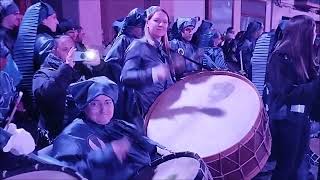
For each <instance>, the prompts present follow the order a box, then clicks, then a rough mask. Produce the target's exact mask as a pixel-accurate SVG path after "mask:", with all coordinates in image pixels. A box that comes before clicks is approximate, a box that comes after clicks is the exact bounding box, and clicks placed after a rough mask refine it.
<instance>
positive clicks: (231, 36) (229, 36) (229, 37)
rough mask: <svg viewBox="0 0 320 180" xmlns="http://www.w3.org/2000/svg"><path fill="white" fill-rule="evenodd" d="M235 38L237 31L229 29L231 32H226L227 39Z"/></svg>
mask: <svg viewBox="0 0 320 180" xmlns="http://www.w3.org/2000/svg"><path fill="white" fill-rule="evenodd" d="M234 38H235V32H234V30H231V31H229V32H228V33H227V34H226V39H227V40H231V39H234Z"/></svg>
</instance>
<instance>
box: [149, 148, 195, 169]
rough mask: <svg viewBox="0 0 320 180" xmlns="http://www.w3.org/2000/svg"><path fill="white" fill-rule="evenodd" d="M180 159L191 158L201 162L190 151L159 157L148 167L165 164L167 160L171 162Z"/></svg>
mask: <svg viewBox="0 0 320 180" xmlns="http://www.w3.org/2000/svg"><path fill="white" fill-rule="evenodd" d="M180 157H191V158H194V159H196V160H199V159H200V160H201V157H200V156H199V155H198V154H197V153H193V152H190V151H186V152H177V153H172V154H168V155H164V156H161V157H160V158H157V159H156V160H154V161H152V162H151V163H150V164H149V165H150V166H158V165H159V164H161V163H163V162H166V161H168V160H172V159H175V158H180Z"/></svg>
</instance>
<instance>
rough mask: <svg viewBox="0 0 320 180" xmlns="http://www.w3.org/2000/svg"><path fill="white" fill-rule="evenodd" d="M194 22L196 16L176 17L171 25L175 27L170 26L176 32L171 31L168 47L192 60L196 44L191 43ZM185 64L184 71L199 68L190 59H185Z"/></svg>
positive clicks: (195, 21)
mask: <svg viewBox="0 0 320 180" xmlns="http://www.w3.org/2000/svg"><path fill="white" fill-rule="evenodd" d="M196 23H197V19H196V18H190V17H187V18H178V19H177V20H176V22H175V23H174V24H173V26H176V27H173V28H172V29H175V28H176V29H177V31H178V32H174V31H171V34H172V35H171V37H173V39H172V40H171V41H170V48H171V49H172V50H173V51H174V52H175V53H179V54H180V53H181V55H183V56H186V57H187V58H190V59H192V60H193V59H194V57H195V55H196V46H195V45H194V44H193V43H191V39H192V36H193V30H194V28H195V26H196ZM185 64H186V68H185V72H192V71H196V70H198V69H200V67H198V65H196V64H195V63H192V62H191V61H188V60H186V61H185ZM185 72H184V73H185Z"/></svg>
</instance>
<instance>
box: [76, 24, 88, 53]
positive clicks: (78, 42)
mask: <svg viewBox="0 0 320 180" xmlns="http://www.w3.org/2000/svg"><path fill="white" fill-rule="evenodd" d="M75 29H76V30H77V37H76V40H75V43H76V48H77V50H78V51H86V50H87V47H86V45H85V44H84V43H83V39H84V37H85V35H86V33H85V31H84V29H83V28H82V27H81V26H80V25H76V27H75Z"/></svg>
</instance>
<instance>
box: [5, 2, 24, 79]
mask: <svg viewBox="0 0 320 180" xmlns="http://www.w3.org/2000/svg"><path fill="white" fill-rule="evenodd" d="M21 17H22V15H21V14H20V11H19V8H18V6H17V5H16V3H15V2H14V1H12V0H4V1H1V2H0V41H3V43H4V45H5V46H6V48H7V49H8V50H9V53H8V57H7V65H6V67H5V69H4V71H5V72H7V73H8V74H9V75H10V76H11V77H12V79H13V81H14V84H15V85H18V84H19V82H20V81H21V79H22V76H21V73H20V72H19V70H18V67H17V65H16V63H15V62H14V60H13V58H12V56H13V47H14V44H15V41H16V39H17V35H18V28H19V25H20V21H21Z"/></svg>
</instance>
